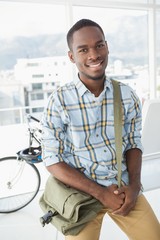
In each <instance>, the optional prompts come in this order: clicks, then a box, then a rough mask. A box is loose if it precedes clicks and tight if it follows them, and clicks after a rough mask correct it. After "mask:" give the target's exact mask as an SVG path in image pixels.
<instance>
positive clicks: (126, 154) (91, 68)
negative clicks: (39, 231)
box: [42, 19, 160, 240]
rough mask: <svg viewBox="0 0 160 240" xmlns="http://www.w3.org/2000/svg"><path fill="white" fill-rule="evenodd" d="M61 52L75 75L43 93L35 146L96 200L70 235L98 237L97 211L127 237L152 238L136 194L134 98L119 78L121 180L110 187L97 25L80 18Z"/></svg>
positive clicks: (108, 127) (110, 135)
mask: <svg viewBox="0 0 160 240" xmlns="http://www.w3.org/2000/svg"><path fill="white" fill-rule="evenodd" d="M67 42H68V47H69V52H68V56H69V58H70V60H71V62H72V63H74V64H76V66H77V68H78V76H77V79H74V81H73V82H71V83H68V84H66V85H64V86H62V87H60V88H59V89H58V90H57V91H55V92H54V93H53V94H52V95H51V96H50V98H49V101H48V106H47V108H46V109H45V112H44V118H43V139H42V150H43V160H44V163H45V165H46V167H47V169H48V171H49V172H50V173H51V174H52V175H53V176H54V177H55V178H57V179H58V180H60V181H61V182H63V183H65V184H67V185H70V186H71V187H74V188H76V189H78V190H81V191H83V192H86V193H88V194H90V195H92V196H93V197H95V198H96V199H98V200H99V201H100V202H101V203H102V204H103V206H104V208H103V210H102V211H101V212H100V213H99V214H98V215H97V217H96V218H95V219H94V220H93V221H91V222H90V223H88V224H87V225H86V227H85V228H84V229H83V230H82V231H81V232H80V233H79V234H78V235H77V236H67V237H66V240H98V239H99V235H100V229H101V224H102V220H103V217H104V214H105V213H108V214H109V216H110V217H111V218H112V219H113V220H114V221H115V222H116V223H117V224H118V226H119V227H120V228H121V229H122V230H123V231H124V232H125V233H126V234H127V236H128V237H129V239H132V240H133V239H134V240H144V239H145V240H147V239H148V240H159V239H160V226H159V223H158V220H157V219H156V216H155V215H154V213H153V211H152V209H151V207H150V205H149V204H148V203H147V201H146V199H145V197H144V196H143V194H142V193H141V162H142V145H141V135H140V132H141V104H140V101H139V99H138V97H137V95H136V94H135V93H134V91H133V90H132V89H131V88H130V87H129V86H126V85H124V84H122V83H120V88H121V95H122V105H123V160H122V187H121V188H118V186H117V164H116V156H115V135H114V114H113V86H112V81H110V80H109V79H107V77H106V75H105V69H106V67H107V64H108V54H109V50H108V45H107V42H106V41H105V36H104V32H103V30H102V28H101V27H100V26H99V25H98V24H97V23H95V22H93V21H91V20H88V19H82V20H80V21H78V22H77V23H76V24H75V25H74V26H73V27H72V28H71V29H70V30H69V32H68V34H67Z"/></svg>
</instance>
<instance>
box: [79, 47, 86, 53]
mask: <svg viewBox="0 0 160 240" xmlns="http://www.w3.org/2000/svg"><path fill="white" fill-rule="evenodd" d="M86 52H87V48H81V49H80V50H79V53H86Z"/></svg>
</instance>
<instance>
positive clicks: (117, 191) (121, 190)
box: [114, 187, 125, 195]
mask: <svg viewBox="0 0 160 240" xmlns="http://www.w3.org/2000/svg"><path fill="white" fill-rule="evenodd" d="M124 192H125V191H124V188H123V187H121V188H117V189H116V190H114V194H116V195H119V194H121V193H124Z"/></svg>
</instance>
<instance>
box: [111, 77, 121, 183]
mask: <svg viewBox="0 0 160 240" xmlns="http://www.w3.org/2000/svg"><path fill="white" fill-rule="evenodd" d="M112 83H113V96H114V130H115V145H116V159H117V165H118V187H120V186H121V173H122V172H121V164H122V100H121V90H120V86H119V82H118V81H115V80H112Z"/></svg>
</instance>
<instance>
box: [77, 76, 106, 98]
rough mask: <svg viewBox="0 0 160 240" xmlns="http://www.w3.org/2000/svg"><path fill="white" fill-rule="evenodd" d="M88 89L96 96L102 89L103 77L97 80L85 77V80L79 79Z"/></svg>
mask: <svg viewBox="0 0 160 240" xmlns="http://www.w3.org/2000/svg"><path fill="white" fill-rule="evenodd" d="M80 80H81V81H82V82H83V84H84V85H85V86H86V88H88V90H89V91H90V92H91V93H93V94H94V95H95V97H98V96H99V95H100V94H101V92H102V91H103V89H104V81H105V77H104V78H102V79H99V80H93V79H87V80H86V81H84V80H82V79H80Z"/></svg>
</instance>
